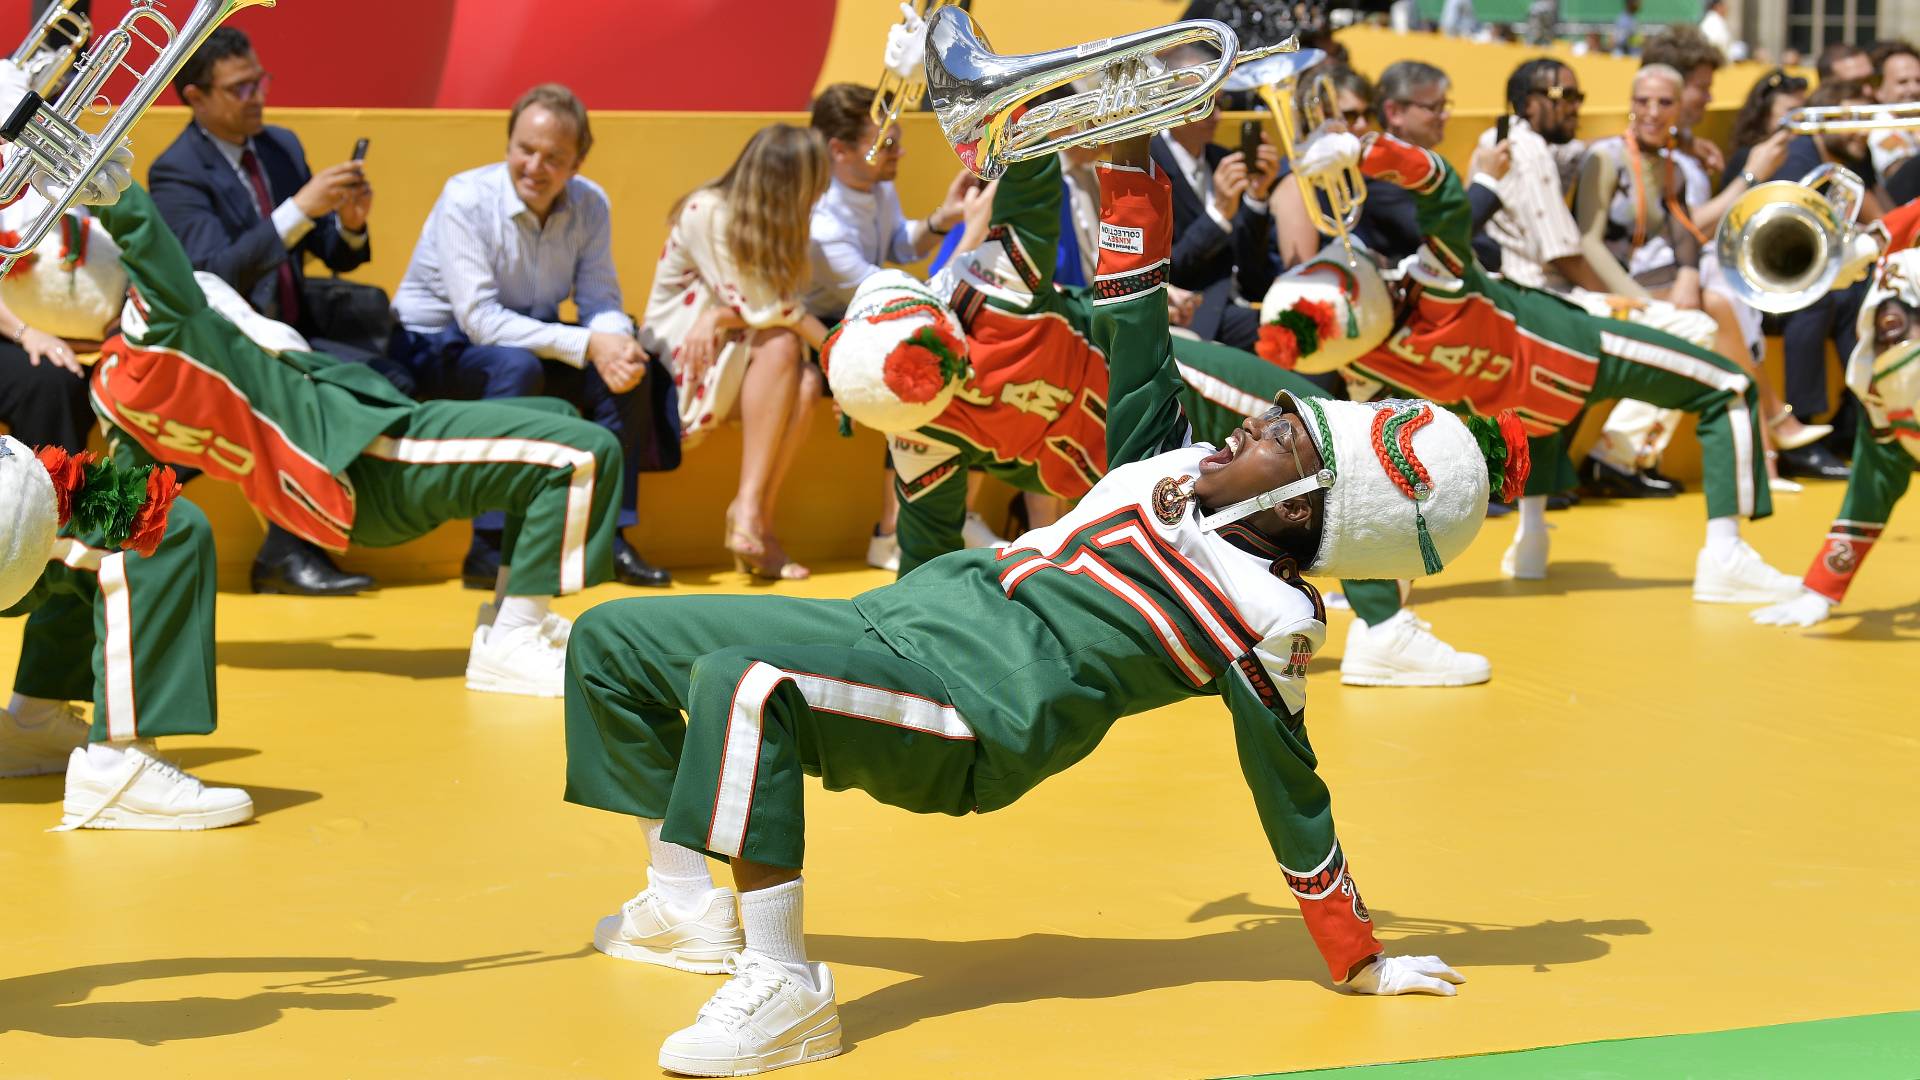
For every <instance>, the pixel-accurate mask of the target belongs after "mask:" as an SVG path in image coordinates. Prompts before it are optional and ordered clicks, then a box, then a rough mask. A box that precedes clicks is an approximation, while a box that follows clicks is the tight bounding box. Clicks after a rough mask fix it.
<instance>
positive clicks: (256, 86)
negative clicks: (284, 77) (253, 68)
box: [214, 71, 273, 102]
mask: <svg viewBox="0 0 1920 1080" xmlns="http://www.w3.org/2000/svg"><path fill="white" fill-rule="evenodd" d="M272 85H273V75H272V73H270V72H265V71H263V72H261V73H260V77H259V78H257V79H248V80H247V81H246V82H237V83H234V84H232V85H231V86H219V87H215V88H214V89H216V90H219V91H220V92H221V93H223V94H230V95H232V97H233V99H234V100H235V101H243V102H244V101H252V100H253V99H254V98H255V97H262V98H264V97H266V96H267V89H268V88H269V87H271V86H272Z"/></svg>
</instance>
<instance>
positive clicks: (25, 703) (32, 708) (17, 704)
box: [7, 694, 67, 728]
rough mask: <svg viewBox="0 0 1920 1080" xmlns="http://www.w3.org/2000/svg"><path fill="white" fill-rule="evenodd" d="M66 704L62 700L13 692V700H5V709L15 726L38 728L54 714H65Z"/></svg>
mask: <svg viewBox="0 0 1920 1080" xmlns="http://www.w3.org/2000/svg"><path fill="white" fill-rule="evenodd" d="M66 704H67V703H66V702H64V701H55V700H54V699H53V698H41V697H28V696H27V695H25V694H15V695H13V700H12V701H9V702H7V711H8V712H10V713H12V714H13V722H14V724H15V726H17V727H23V728H38V727H46V726H47V725H48V724H49V723H51V722H52V721H53V719H54V717H56V716H64V715H66V711H67V710H66V707H65V706H66Z"/></svg>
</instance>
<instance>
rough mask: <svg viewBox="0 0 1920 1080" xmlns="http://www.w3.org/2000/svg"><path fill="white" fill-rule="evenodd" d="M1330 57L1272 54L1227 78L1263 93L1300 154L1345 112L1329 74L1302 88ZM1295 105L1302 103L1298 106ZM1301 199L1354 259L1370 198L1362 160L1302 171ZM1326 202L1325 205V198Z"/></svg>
mask: <svg viewBox="0 0 1920 1080" xmlns="http://www.w3.org/2000/svg"><path fill="white" fill-rule="evenodd" d="M1325 58H1326V54H1325V53H1323V52H1321V51H1320V50H1319V49H1303V50H1301V51H1300V52H1297V53H1293V54H1291V55H1285V56H1270V57H1267V58H1265V59H1262V60H1258V61H1255V62H1254V63H1251V64H1244V65H1242V66H1240V67H1238V68H1236V69H1234V72H1233V74H1232V75H1230V76H1228V77H1227V81H1226V88H1227V89H1228V90H1252V91H1254V92H1255V93H1256V94H1258V95H1260V100H1261V101H1262V102H1264V103H1265V104H1266V106H1267V112H1268V114H1269V115H1270V116H1271V117H1272V120H1273V127H1274V130H1275V132H1276V133H1277V134H1278V135H1279V142H1280V149H1281V152H1282V153H1284V154H1286V156H1287V157H1288V158H1297V157H1298V155H1299V149H1300V147H1301V146H1302V145H1304V144H1305V142H1306V140H1307V138H1308V137H1309V136H1311V135H1312V134H1313V133H1314V132H1315V131H1317V130H1319V128H1320V126H1321V125H1322V124H1324V123H1326V122H1327V121H1329V120H1332V119H1335V118H1337V117H1338V116H1339V115H1340V109H1339V106H1338V105H1337V104H1336V102H1335V100H1334V96H1333V83H1332V81H1330V80H1328V79H1325V78H1311V77H1310V78H1308V79H1307V81H1306V85H1305V90H1304V92H1302V91H1301V90H1300V89H1299V83H1300V80H1301V76H1302V74H1303V73H1304V72H1307V71H1309V70H1311V69H1312V68H1313V67H1314V66H1315V65H1316V64H1318V63H1320V61H1322V60H1324V59H1325ZM1296 104H1297V105H1298V108H1296V107H1295V106H1296ZM1299 181H1300V184H1299V186H1300V198H1301V200H1302V201H1304V202H1305V203H1306V207H1307V220H1309V221H1311V222H1313V227H1314V228H1316V229H1318V230H1319V231H1320V235H1322V236H1331V237H1335V238H1337V239H1338V240H1339V241H1340V246H1341V247H1342V248H1344V249H1345V250H1346V253H1347V264H1348V265H1350V266H1351V265H1352V264H1353V261H1354V258H1355V256H1354V253H1353V237H1352V232H1353V228H1354V226H1355V225H1357V224H1358V223H1359V221H1360V204H1361V203H1363V202H1365V201H1366V198H1367V179H1366V177H1365V176H1363V175H1361V172H1360V167H1359V166H1358V165H1351V166H1348V167H1347V168H1345V169H1342V170H1341V171H1340V172H1338V173H1318V174H1315V175H1313V176H1306V175H1301V176H1300V177H1299ZM1322 199H1325V200H1326V204H1325V205H1324V206H1322V204H1321V200H1322Z"/></svg>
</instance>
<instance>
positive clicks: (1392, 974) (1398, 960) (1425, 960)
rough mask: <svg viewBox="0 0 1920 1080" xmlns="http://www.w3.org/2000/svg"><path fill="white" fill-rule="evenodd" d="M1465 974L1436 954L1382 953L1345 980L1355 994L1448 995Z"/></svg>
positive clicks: (1463, 979)
mask: <svg viewBox="0 0 1920 1080" xmlns="http://www.w3.org/2000/svg"><path fill="white" fill-rule="evenodd" d="M1466 981H1467V977H1466V976H1465V975H1462V974H1460V973H1459V972H1457V971H1455V970H1453V969H1452V968H1450V967H1448V966H1447V965H1446V964H1445V963H1443V962H1442V961H1441V959H1440V958H1439V957H1437V956H1382V957H1380V958H1379V959H1377V960H1375V961H1374V962H1373V963H1371V964H1368V965H1367V966H1366V968H1365V969H1363V970H1362V971H1361V972H1360V974H1358V975H1355V976H1354V977H1353V978H1351V979H1348V980H1347V989H1349V990H1351V991H1353V992H1354V993H1356V994H1378V995H1380V996H1382V997H1385V996H1387V995H1389V994H1439V995H1440V996H1442V997H1452V996H1453V995H1454V993H1455V991H1454V989H1453V988H1454V987H1455V986H1458V985H1459V984H1461V983H1463V982H1466Z"/></svg>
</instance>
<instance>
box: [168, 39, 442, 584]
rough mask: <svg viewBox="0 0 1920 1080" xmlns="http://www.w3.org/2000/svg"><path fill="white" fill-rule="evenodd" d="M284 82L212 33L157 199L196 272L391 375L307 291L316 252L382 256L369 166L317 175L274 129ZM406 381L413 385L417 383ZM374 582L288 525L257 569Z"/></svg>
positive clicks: (338, 259)
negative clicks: (274, 106)
mask: <svg viewBox="0 0 1920 1080" xmlns="http://www.w3.org/2000/svg"><path fill="white" fill-rule="evenodd" d="M272 78H273V77H272V76H271V75H270V74H268V72H267V71H266V70H265V69H264V68H262V67H261V66H260V59H259V57H257V56H255V55H254V52H253V45H252V43H251V42H249V41H248V40H247V35H245V34H244V33H241V32H240V31H238V30H235V29H233V28H232V27H224V26H223V27H221V28H220V29H218V30H215V31H214V32H213V33H212V34H211V35H210V36H209V37H208V38H207V40H206V42H205V43H204V44H203V45H201V46H200V48H199V49H198V50H197V51H196V52H195V53H194V54H193V56H192V57H190V58H188V60H187V63H186V64H185V66H183V67H182V68H181V69H180V72H179V74H177V75H175V76H174V80H173V89H174V93H176V94H178V95H180V100H181V101H183V102H185V103H186V105H187V107H188V108H190V109H192V110H193V119H192V120H191V121H189V122H188V124H187V127H186V130H185V131H183V132H181V133H180V136H179V137H178V138H176V139H174V141H173V145H171V146H169V147H167V149H166V151H165V152H164V153H162V154H161V155H160V156H159V157H158V158H156V159H155V160H154V163H153V170H152V173H151V175H150V177H149V182H150V189H151V191H152V194H153V201H154V203H155V205H157V206H158V207H159V208H160V214H161V216H162V217H163V218H164V219H165V220H166V223H167V227H168V228H169V229H171V230H172V231H173V233H174V235H175V236H178V237H179V238H180V243H181V245H182V246H183V247H185V248H186V249H187V256H188V258H190V259H191V260H192V261H193V268H194V269H195V270H205V271H207V272H209V273H212V274H214V275H217V276H218V277H220V278H221V279H222V280H224V281H226V282H227V284H229V285H232V286H233V288H234V290H235V291H236V292H238V293H239V294H240V295H241V296H243V297H246V299H247V302H248V303H249V304H251V305H252V307H253V308H254V310H256V311H258V312H260V313H261V314H263V315H266V316H267V317H269V318H272V319H277V320H278V321H280V322H283V323H287V324H288V325H290V326H292V327H293V328H294V329H296V330H298V331H299V332H300V333H301V334H302V335H303V336H304V337H306V338H307V339H308V340H309V341H310V342H311V343H312V344H313V347H314V348H316V349H319V350H321V351H324V352H326V353H327V354H329V355H331V356H336V357H339V358H341V359H344V360H350V361H353V362H355V363H363V364H368V365H369V366H372V367H374V368H376V369H378V370H380V372H381V374H383V375H387V374H389V372H388V369H389V367H390V365H389V364H388V362H387V361H386V359H385V358H384V357H383V356H382V355H381V354H380V353H379V352H378V351H377V350H376V349H374V348H372V347H369V345H368V343H365V342H343V341H339V340H337V339H332V338H329V337H328V336H327V335H325V334H323V333H320V332H319V328H318V327H317V326H316V325H315V322H314V317H313V316H314V314H315V313H314V312H311V311H308V310H307V305H306V304H305V301H304V297H303V295H302V290H303V288H304V286H305V283H306V271H305V267H304V265H303V264H304V263H305V262H306V259H307V257H308V256H312V257H313V258H316V259H318V260H320V261H321V262H322V263H324V264H325V265H326V266H327V268H328V269H330V270H334V271H336V272H345V271H348V270H352V269H353V268H355V267H357V266H360V265H361V264H363V263H365V262H366V261H367V260H368V259H369V258H371V257H372V255H373V248H372V244H371V243H370V242H369V240H368V237H367V214H368V211H369V210H370V209H371V208H372V206H373V189H372V187H370V186H369V185H368V184H367V182H366V177H365V176H364V175H363V174H362V173H361V169H360V163H359V162H357V161H346V162H342V163H340V164H338V165H334V166H330V167H328V168H325V169H322V170H320V172H318V173H315V172H313V171H312V170H311V169H309V168H308V167H307V158H306V153H305V151H303V150H302V149H301V146H300V140H299V139H298V138H297V137H295V136H294V134H293V132H291V131H288V130H287V129H285V128H279V127H270V126H268V125H267V123H266V121H265V115H264V114H265V108H266V101H267V91H268V88H269V87H270V86H271V84H272ZM389 377H390V378H391V377H392V376H391V375H389ZM402 381H403V382H405V383H406V385H403V386H402V387H401V389H403V390H410V389H411V381H410V380H405V379H404V378H403V380H402ZM372 585H373V579H372V578H370V577H367V576H366V575H364V574H348V573H343V572H341V571H340V570H339V569H338V568H337V567H335V566H334V565H333V563H332V562H331V561H330V560H329V559H328V558H327V556H326V555H325V554H324V553H322V552H321V551H320V549H318V548H316V547H314V546H313V545H311V544H308V543H306V542H305V541H303V540H300V539H298V538H296V537H294V536H293V535H292V534H291V533H288V532H286V531H284V530H282V529H280V528H279V527H278V526H275V527H273V528H270V529H269V530H268V532H267V538H266V540H265V542H264V543H263V544H262V545H261V547H260V553H259V555H258V556H257V557H256V558H255V559H254V564H253V586H254V590H255V591H256V592H282V593H294V594H297V595H304V596H344V595H347V594H351V593H357V592H360V591H361V590H363V589H366V588H369V587H371V586H372Z"/></svg>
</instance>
